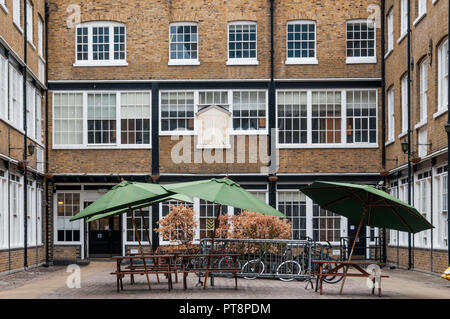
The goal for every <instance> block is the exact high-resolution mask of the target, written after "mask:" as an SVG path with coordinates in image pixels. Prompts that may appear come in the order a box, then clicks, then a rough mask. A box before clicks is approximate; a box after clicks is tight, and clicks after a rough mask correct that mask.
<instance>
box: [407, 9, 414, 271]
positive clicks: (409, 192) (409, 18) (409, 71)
mask: <svg viewBox="0 0 450 319" xmlns="http://www.w3.org/2000/svg"><path fill="white" fill-rule="evenodd" d="M411 175H412V167H411V0H408V204H410V205H411V202H412V198H411V195H412V194H411V193H412V178H411ZM411 241H412V236H411V233H408V269H412V268H413V263H412V247H411Z"/></svg>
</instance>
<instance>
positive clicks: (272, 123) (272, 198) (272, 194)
mask: <svg viewBox="0 0 450 319" xmlns="http://www.w3.org/2000/svg"><path fill="white" fill-rule="evenodd" d="M274 20H275V1H274V0H270V83H269V114H268V116H269V136H268V139H269V141H268V146H269V154H270V166H269V181H270V183H269V204H270V205H271V206H273V207H276V204H277V203H276V180H277V178H276V176H275V175H276V174H277V170H276V168H277V167H278V163H277V152H276V141H275V138H276V134H275V132H274V130H275V128H276V105H275V103H276V97H275V94H276V85H275V64H274V58H275V50H274Z"/></svg>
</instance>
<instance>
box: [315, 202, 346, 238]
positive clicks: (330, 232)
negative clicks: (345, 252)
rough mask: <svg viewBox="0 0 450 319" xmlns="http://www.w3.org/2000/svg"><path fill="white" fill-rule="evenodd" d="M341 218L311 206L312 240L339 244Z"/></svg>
mask: <svg viewBox="0 0 450 319" xmlns="http://www.w3.org/2000/svg"><path fill="white" fill-rule="evenodd" d="M340 238H341V217H340V216H339V215H336V214H334V213H332V212H329V211H327V210H325V209H323V208H321V207H320V206H319V205H317V204H313V239H314V240H315V241H320V242H324V241H329V242H339V241H340Z"/></svg>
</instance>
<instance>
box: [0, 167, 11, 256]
mask: <svg viewBox="0 0 450 319" xmlns="http://www.w3.org/2000/svg"><path fill="white" fill-rule="evenodd" d="M0 172H2V173H3V174H2V175H0V199H1V200H0V250H2V249H7V248H8V238H9V231H8V230H9V225H8V216H9V198H8V192H9V190H8V188H9V184H8V179H7V176H8V174H9V172H8V171H7V170H6V169H1V168H0Z"/></svg>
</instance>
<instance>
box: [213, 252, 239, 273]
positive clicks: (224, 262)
mask: <svg viewBox="0 0 450 319" xmlns="http://www.w3.org/2000/svg"><path fill="white" fill-rule="evenodd" d="M217 266H218V267H219V269H224V270H226V269H234V268H241V263H240V261H239V259H237V260H236V264H234V261H233V258H231V257H227V256H225V257H222V258H220V260H219V263H218V264H217ZM221 275H222V276H225V277H232V276H233V274H231V273H222V274H221Z"/></svg>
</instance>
